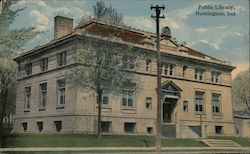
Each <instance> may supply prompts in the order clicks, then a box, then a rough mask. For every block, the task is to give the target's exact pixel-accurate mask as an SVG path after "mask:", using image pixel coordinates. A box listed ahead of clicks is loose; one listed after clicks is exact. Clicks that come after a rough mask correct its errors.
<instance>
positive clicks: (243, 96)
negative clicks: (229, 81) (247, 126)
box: [232, 69, 250, 112]
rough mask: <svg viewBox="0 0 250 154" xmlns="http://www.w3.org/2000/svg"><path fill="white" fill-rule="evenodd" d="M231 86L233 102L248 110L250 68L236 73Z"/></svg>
mask: <svg viewBox="0 0 250 154" xmlns="http://www.w3.org/2000/svg"><path fill="white" fill-rule="evenodd" d="M232 86H233V87H232V89H233V100H234V104H235V105H237V106H240V107H241V108H244V109H247V110H248V111H249V112H250V69H248V70H247V71H244V72H241V73H240V74H239V75H237V76H236V78H235V79H234V80H233V85H232Z"/></svg>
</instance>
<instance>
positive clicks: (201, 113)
mask: <svg viewBox="0 0 250 154" xmlns="http://www.w3.org/2000/svg"><path fill="white" fill-rule="evenodd" d="M205 114H206V113H205V112H195V115H205Z"/></svg>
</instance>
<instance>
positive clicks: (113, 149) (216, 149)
mask: <svg viewBox="0 0 250 154" xmlns="http://www.w3.org/2000/svg"><path fill="white" fill-rule="evenodd" d="M154 151H155V147H54V148H52V147H28V148H0V153H1V152H143V153H145V152H149V153H154ZM162 152H163V153H168V152H170V153H218V152H219V153H250V147H236V148H235V147H162Z"/></svg>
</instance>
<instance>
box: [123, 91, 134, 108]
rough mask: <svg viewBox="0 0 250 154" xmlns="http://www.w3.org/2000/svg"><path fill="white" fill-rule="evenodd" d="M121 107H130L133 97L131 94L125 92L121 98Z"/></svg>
mask: <svg viewBox="0 0 250 154" xmlns="http://www.w3.org/2000/svg"><path fill="white" fill-rule="evenodd" d="M122 106H127V107H132V106H133V97H132V93H131V92H125V94H123V96H122Z"/></svg>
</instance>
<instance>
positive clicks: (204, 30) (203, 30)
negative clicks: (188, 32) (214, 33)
mask: <svg viewBox="0 0 250 154" xmlns="http://www.w3.org/2000/svg"><path fill="white" fill-rule="evenodd" d="M195 31H196V32H198V33H205V32H207V31H208V28H197V29H196V30H195Z"/></svg>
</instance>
